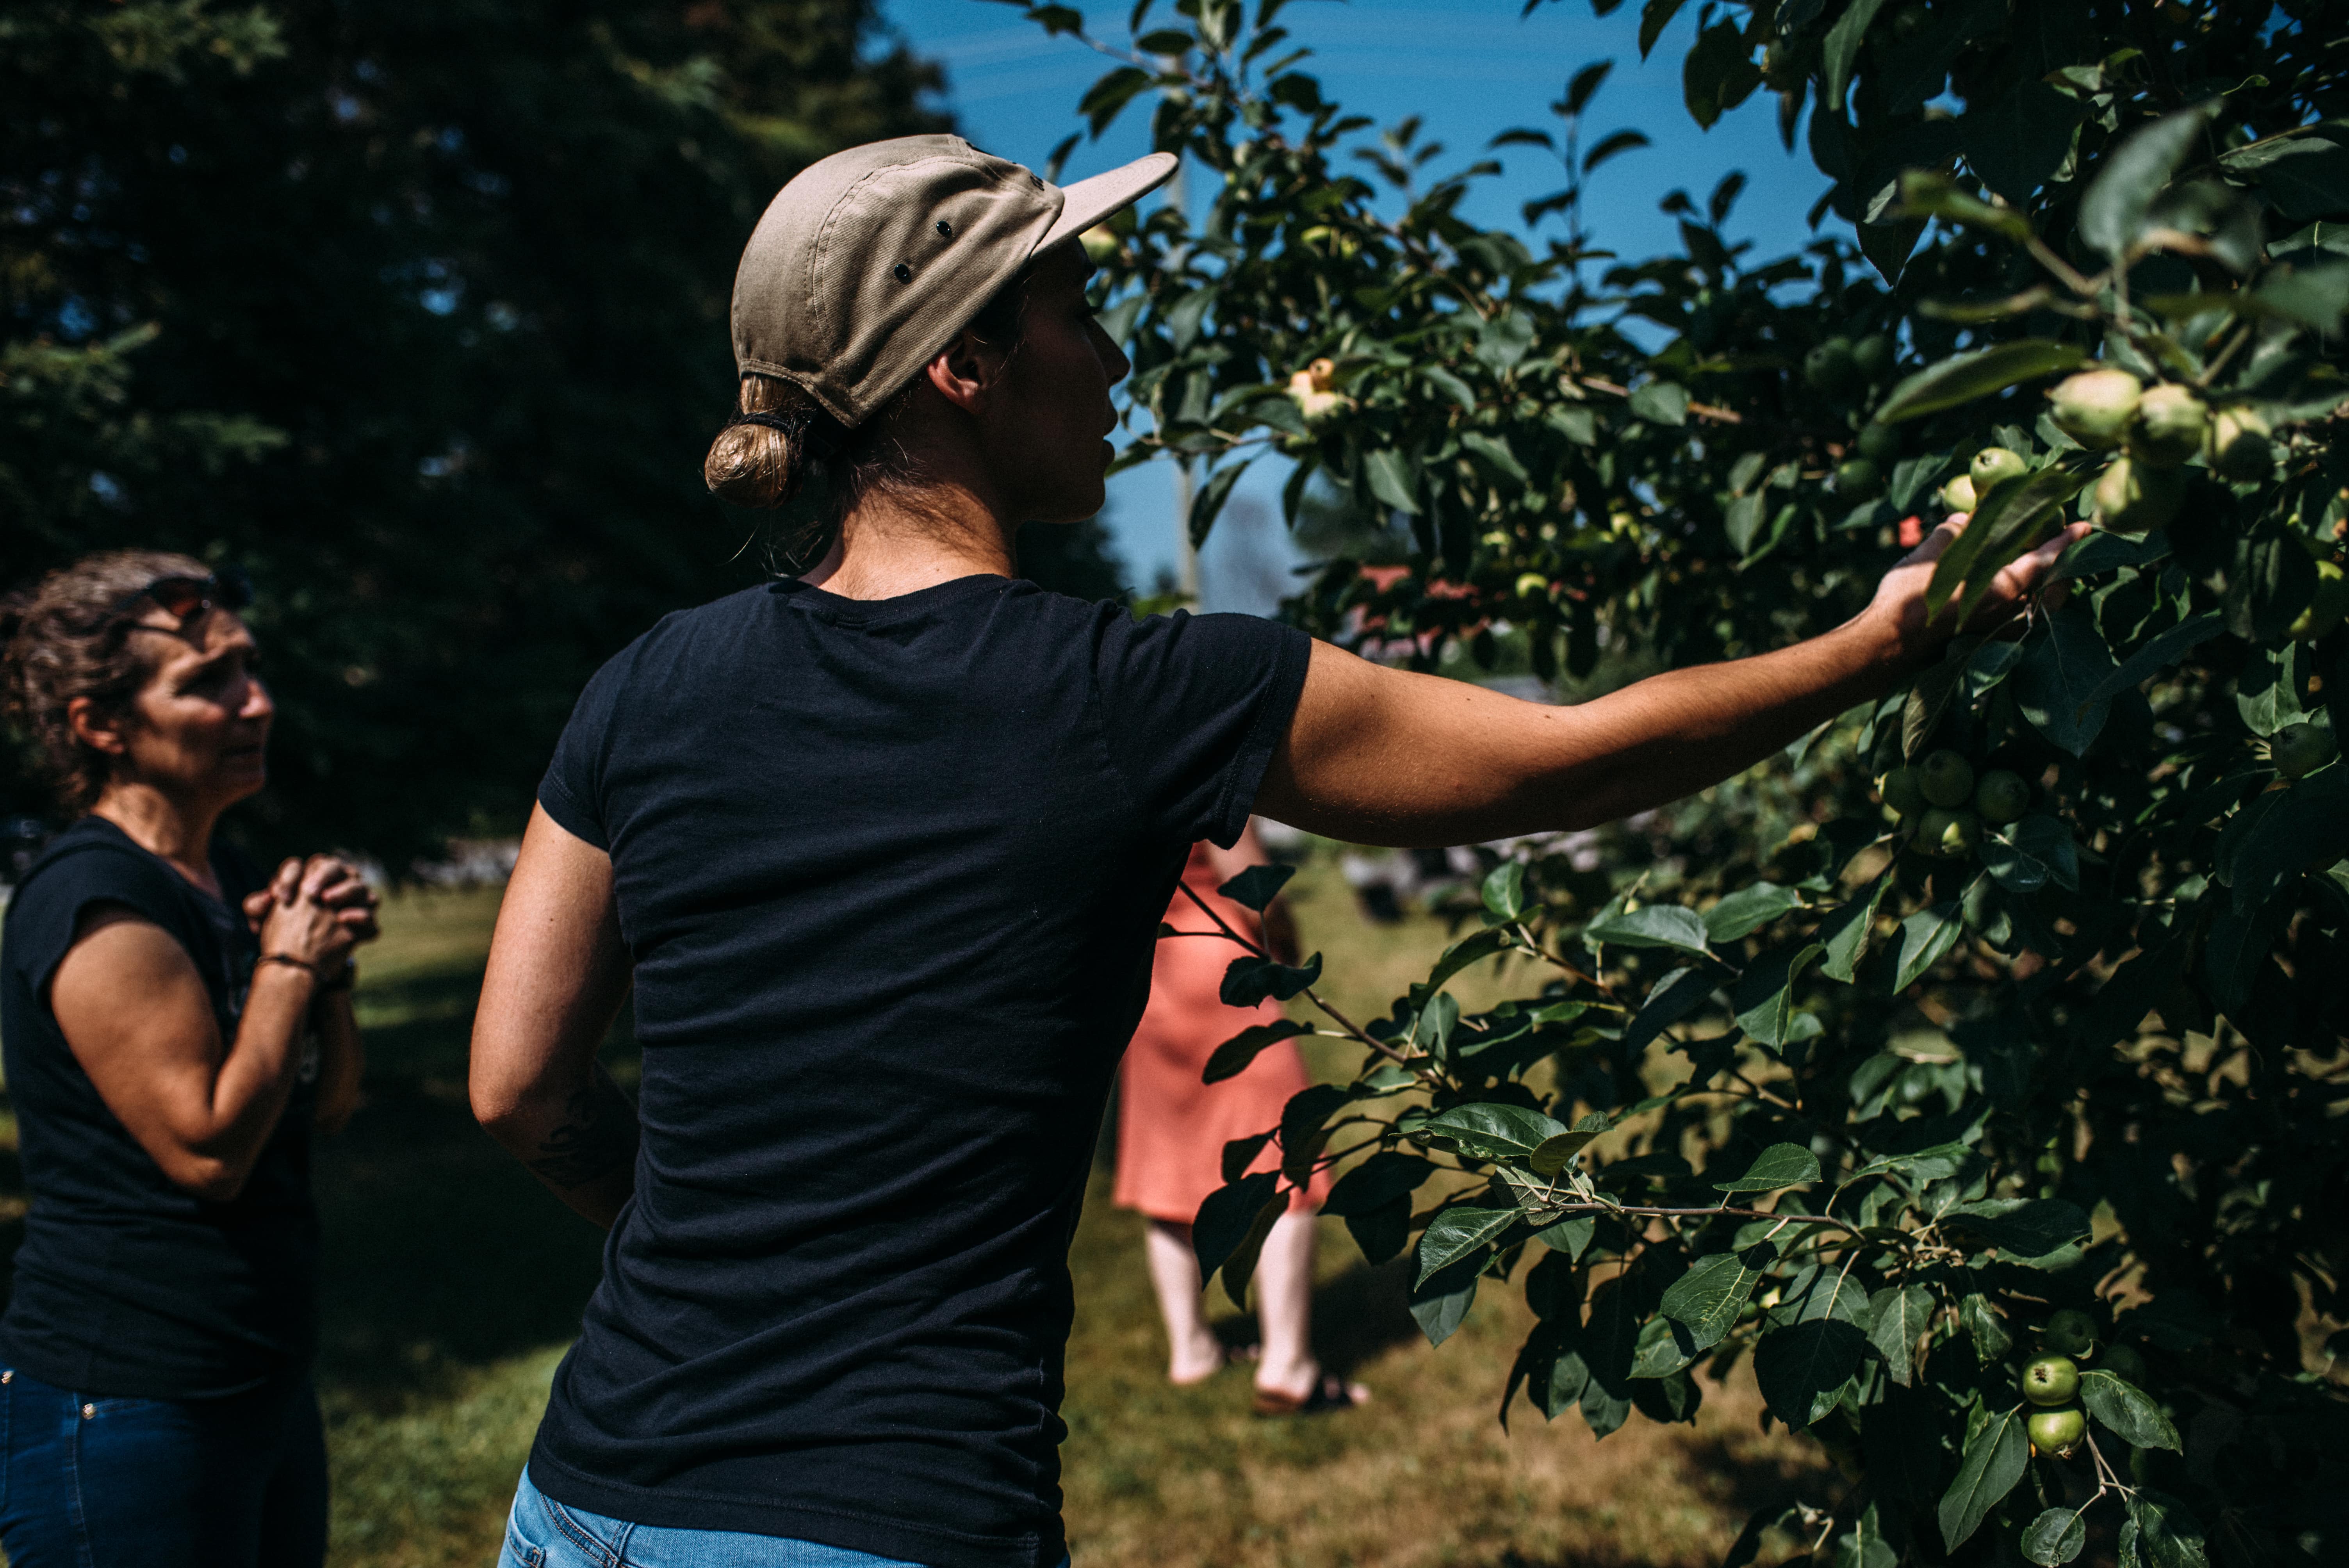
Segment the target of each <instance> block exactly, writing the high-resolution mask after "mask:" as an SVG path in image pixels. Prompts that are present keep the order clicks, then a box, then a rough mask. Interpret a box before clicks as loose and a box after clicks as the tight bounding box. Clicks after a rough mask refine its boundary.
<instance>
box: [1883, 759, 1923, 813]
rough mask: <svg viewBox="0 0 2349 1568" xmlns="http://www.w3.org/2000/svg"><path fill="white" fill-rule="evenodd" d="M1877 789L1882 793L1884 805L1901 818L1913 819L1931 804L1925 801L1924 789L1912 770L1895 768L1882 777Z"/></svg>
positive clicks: (1915, 772) (1914, 770)
mask: <svg viewBox="0 0 2349 1568" xmlns="http://www.w3.org/2000/svg"><path fill="white" fill-rule="evenodd" d="M1879 788H1881V789H1882V790H1883V791H1884V803H1885V804H1886V805H1888V806H1889V807H1891V808H1892V810H1895V811H1896V812H1898V813H1899V814H1900V815H1901V816H1903V817H1914V816H1917V815H1919V814H1920V813H1921V812H1923V811H1924V810H1925V809H1926V807H1927V806H1928V805H1930V803H1931V802H1930V801H1928V800H1927V799H1925V788H1924V785H1923V783H1922V782H1921V781H1920V779H1918V777H1917V770H1916V769H1914V768H1895V769H1893V770H1892V771H1891V772H1889V773H1887V774H1886V775H1885V776H1884V779H1883V781H1882V783H1881V784H1880V786H1879Z"/></svg>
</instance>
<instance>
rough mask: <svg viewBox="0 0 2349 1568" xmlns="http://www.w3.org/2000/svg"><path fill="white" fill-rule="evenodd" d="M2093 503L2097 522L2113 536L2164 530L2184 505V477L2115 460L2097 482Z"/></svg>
mask: <svg viewBox="0 0 2349 1568" xmlns="http://www.w3.org/2000/svg"><path fill="white" fill-rule="evenodd" d="M2095 502H2096V521H2098V522H2099V523H2101V524H2102V525H2103V526H2104V527H2106V528H2107V529H2109V530H2111V531H2113V532H2115V533H2143V532H2145V531H2147V530H2148V529H2156V528H2164V527H2167V526H2168V523H2169V520H2170V519H2172V518H2174V517H2176V516H2177V515H2178V508H2179V507H2181V506H2183V505H2184V504H2185V503H2186V476H2185V475H2184V474H2183V473H2181V472H2179V471H2178V469H2161V468H2152V467H2149V466H2147V464H2144V463H2140V462H2135V461H2132V460H2131V459H2127V458H2115V459H2113V460H2112V461H2111V462H2109V463H2107V464H2106V465H2105V471H2104V472H2103V473H2102V474H2100V475H2098V476H2097V478H2096V490H2095Z"/></svg>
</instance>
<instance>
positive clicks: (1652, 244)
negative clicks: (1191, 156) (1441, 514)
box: [882, 0, 1834, 612]
mask: <svg viewBox="0 0 2349 1568" xmlns="http://www.w3.org/2000/svg"><path fill="white" fill-rule="evenodd" d="M882 8H883V14H884V15H885V16H886V17H887V19H888V21H889V22H890V24H891V25H892V26H895V28H896V29H897V30H898V31H899V32H900V33H901V34H903V35H904V36H905V38H906V40H907V41H908V42H909V43H910V44H912V46H914V48H915V49H916V52H918V53H920V54H923V55H926V56H928V57H931V58H933V59H936V60H937V61H939V62H940V63H941V64H942V65H944V67H946V72H947V96H946V99H945V107H946V108H948V109H949V110H951V111H952V112H953V114H954V115H955V116H956V118H957V121H958V122H959V125H960V127H961V129H962V131H963V134H964V135H966V136H968V137H969V138H970V139H972V140H973V141H975V142H977V143H978V145H979V146H981V147H984V148H986V149H987V150H988V151H990V152H996V153H999V154H1001V155H1002V156H1004V157H1007V158H1011V159H1016V160H1019V161H1020V162H1023V163H1028V164H1030V165H1036V166H1040V165H1041V164H1042V163H1043V161H1044V160H1045V159H1046V157H1047V156H1049V154H1050V151H1051V150H1052V148H1053V147H1054V146H1055V145H1056V144H1057V143H1058V142H1059V141H1060V140H1061V139H1062V138H1063V137H1065V136H1067V135H1068V134H1069V133H1070V132H1071V131H1072V130H1075V129H1079V128H1080V126H1081V121H1080V120H1079V119H1077V117H1076V104H1077V100H1078V99H1079V98H1081V97H1082V96H1083V94H1084V90H1085V88H1087V87H1088V86H1090V85H1091V84H1092V81H1093V80H1094V78H1095V77H1098V76H1100V75H1101V74H1102V72H1103V71H1104V70H1107V69H1109V68H1111V67H1112V64H1113V62H1112V61H1110V60H1107V59H1105V58H1103V57H1102V56H1100V55H1099V54H1096V53H1094V52H1093V51H1092V50H1091V49H1089V48H1087V47H1086V46H1084V45H1082V44H1081V43H1078V42H1076V41H1075V40H1072V39H1070V38H1067V37H1057V38H1055V37H1047V36H1045V35H1044V32H1043V30H1042V29H1041V28H1040V27H1037V26H1033V25H1032V24H1030V23H1028V22H1026V21H1024V20H1023V19H1022V18H1021V16H1020V14H1019V11H1018V10H1016V9H1015V8H1013V7H1011V6H1009V5H998V4H994V3H992V0H882ZM1077 9H1079V10H1081V11H1082V12H1083V13H1084V15H1085V16H1086V18H1087V21H1088V23H1089V25H1090V26H1091V27H1092V30H1093V31H1094V32H1095V33H1096V34H1097V35H1098V36H1101V37H1102V38H1103V39H1104V40H1105V41H1115V42H1123V41H1124V40H1125V39H1126V38H1127V36H1128V35H1127V34H1126V31H1125V17H1126V14H1127V12H1128V10H1129V9H1130V0H1119V3H1116V4H1109V5H1103V4H1100V3H1098V0H1096V3H1093V4H1081V5H1078V6H1077ZM1250 9H1251V11H1253V9H1254V8H1253V7H1250ZM1519 9H1520V3H1519V0H1455V3H1453V4H1448V5H1447V4H1435V3H1431V0H1292V3H1291V4H1290V5H1289V6H1288V9H1287V10H1286V11H1284V12H1283V13H1282V14H1281V18H1280V20H1281V22H1282V24H1283V25H1284V26H1287V27H1288V29H1289V31H1290V33H1291V34H1292V35H1294V36H1295V38H1296V41H1297V44H1298V45H1299V46H1306V47H1309V48H1311V49H1312V50H1313V51H1314V55H1313V57H1312V58H1311V59H1310V60H1309V61H1308V62H1306V64H1305V65H1304V66H1303V67H1301V68H1302V69H1305V70H1307V71H1309V72H1312V73H1313V74H1315V75H1317V76H1319V77H1320V79H1321V84H1322V92H1323V94H1324V96H1325V97H1329V98H1335V99H1336V100H1337V101H1339V102H1340V103H1342V104H1344V105H1345V106H1346V107H1347V108H1349V109H1350V110H1351V111H1353V112H1356V113H1361V114H1366V115H1369V116H1371V118H1372V119H1374V120H1376V121H1377V122H1378V123H1379V124H1380V125H1381V126H1383V125H1388V124H1392V123H1393V122H1395V121H1397V120H1400V119H1403V118H1404V117H1405V116H1407V115H1413V114H1416V115H1419V116H1420V117H1421V118H1422V119H1423V121H1424V124H1425V127H1426V132H1425V133H1426V134H1427V135H1429V136H1432V137H1433V139H1436V140H1439V141H1441V142H1443V143H1444V146H1445V148H1446V149H1447V150H1446V153H1445V155H1444V157H1443V158H1442V159H1439V160H1437V162H1436V164H1435V165H1434V166H1433V167H1434V168H1437V169H1449V168H1456V167H1458V166H1459V165H1461V164H1464V163H1466V162H1469V161H1472V160H1475V159H1478V158H1483V157H1485V156H1488V154H1487V153H1486V152H1485V146H1486V144H1487V143H1488V142H1490V141H1491V139H1493V137H1494V136H1495V135H1496V134H1498V133H1499V132H1501V131H1503V130H1506V129H1508V128H1510V127H1511V126H1516V125H1528V126H1539V127H1543V128H1545V129H1547V128H1548V127H1550V126H1553V125H1555V124H1556V121H1555V120H1553V119H1551V117H1550V116H1549V114H1548V111H1547V105H1548V104H1549V102H1550V101H1551V100H1553V99H1554V98H1557V97H1558V96H1559V94H1560V92H1561V90H1562V89H1563V88H1564V85H1565V82H1566V78H1567V77H1568V76H1570V75H1572V74H1573V72H1574V71H1576V70H1577V69H1578V68H1579V67H1582V66H1584V65H1587V64H1588V63H1590V62H1591V61H1593V60H1598V59H1604V58H1609V57H1612V58H1613V59H1614V61H1615V70H1614V74H1613V75H1612V76H1611V77H1609V80H1608V82H1607V85H1606V87H1605V88H1603V89H1602V90H1601V91H1600V93H1599V97H1598V98H1597V100H1596V102H1595V104H1594V107H1593V108H1592V111H1591V116H1590V122H1589V123H1590V130H1591V133H1592V135H1593V136H1594V137H1595V136H1598V135H1604V134H1605V133H1606V132H1608V131H1610V130H1613V129H1616V128H1617V127H1619V126H1633V127H1637V128H1638V129H1640V130H1642V131H1644V132H1646V133H1647V134H1648V136H1650V137H1651V138H1652V139H1653V140H1654V143H1655V145H1653V146H1652V147H1648V148H1643V149H1640V150H1635V151H1632V152H1630V153H1626V154H1624V155H1623V156H1621V157H1619V158H1618V159H1616V160H1614V161H1613V162H1611V163H1609V164H1608V165H1606V166H1604V167H1603V168H1601V169H1600V170H1599V172H1598V173H1597V174H1596V175H1595V176H1594V177H1593V179H1592V181H1591V184H1590V188H1589V190H1588V193H1587V196H1586V202H1587V206H1588V213H1589V227H1590V230H1591V232H1592V234H1593V237H1594V238H1595V239H1596V240H1597V241H1598V242H1599V243H1600V244H1602V245H1604V246H1606V247H1608V248H1609V249H1611V250H1614V251H1616V252H1618V253H1620V254H1622V255H1624V256H1626V257H1630V258H1637V257H1642V256H1648V255H1652V254H1655V253H1660V252H1663V251H1667V250H1676V249H1677V248H1678V245H1679V237H1678V231H1677V229H1676V227H1675V225H1674V221H1673V220H1672V219H1671V218H1670V217H1668V216H1667V215H1665V214H1664V213H1663V212H1661V211H1659V210H1658V207H1657V203H1658V202H1659V201H1661V200H1662V199H1663V197H1664V196H1665V195H1666V193H1668V192H1669V191H1672V190H1675V189H1683V190H1686V191H1689V193H1690V194H1691V195H1692V196H1693V197H1695V198H1696V199H1697V200H1698V201H1702V200H1703V199H1704V197H1705V195H1706V194H1707V193H1708V192H1709V191H1712V190H1713V186H1714V184H1715V183H1716V182H1718V181H1720V180H1721V178H1722V177H1723V175H1725V174H1727V173H1728V172H1729V171H1730V170H1743V171H1744V173H1745V175H1746V176H1747V179H1748V180H1749V181H1750V183H1749V184H1748V185H1747V187H1746V191H1745V194H1744V197H1743V199H1742V200H1741V201H1739V203H1738V207H1737V211H1736V212H1735V214H1734V216H1733V218H1732V219H1731V221H1730V223H1729V225H1728V227H1729V232H1730V234H1731V236H1732V237H1733V238H1734V239H1750V240H1753V241H1754V242H1755V244H1756V247H1757V251H1756V253H1757V254H1761V255H1777V254H1781V253H1785V252H1787V251H1791V250H1795V249H1797V248H1799V247H1800V246H1802V245H1803V244H1805V243H1806V242H1808V241H1809V240H1810V239H1811V238H1812V237H1813V236H1812V234H1811V232H1810V230H1809V229H1808V228H1807V227H1806V224H1805V222H1804V219H1805V216H1806V213H1808V212H1809V211H1810V209H1811V207H1812V205H1813V203H1814V202H1816V201H1817V200H1818V198H1819V195H1820V194H1821V192H1823V191H1825V190H1826V181H1825V179H1824V178H1823V177H1822V176H1821V175H1820V174H1819V173H1818V171H1817V170H1816V169H1814V168H1813V167H1812V165H1811V162H1810V160H1809V158H1808V157H1807V156H1806V155H1805V154H1804V153H1802V152H1801V151H1800V150H1797V151H1796V152H1795V153H1794V154H1791V155H1790V154H1788V153H1787V152H1786V150H1785V148H1784V147H1783V145H1782V144H1781V143H1780V142H1779V140H1778V134H1777V124H1776V110H1777V100H1776V99H1775V97H1773V96H1772V95H1770V94H1768V93H1766V92H1763V93H1757V94H1756V95H1755V96H1754V98H1753V99H1751V100H1749V101H1748V102H1747V103H1746V104H1745V105H1744V107H1743V108H1740V109H1738V110H1737V111H1736V112H1734V113H1733V114H1731V115H1728V116H1726V117H1724V118H1723V119H1722V120H1721V121H1720V122H1719V123H1717V124H1716V125H1714V127H1713V129H1712V130H1711V131H1710V132H1705V131H1700V130H1699V129H1697V127H1696V124H1695V122H1694V121H1693V120H1692V119H1689V116H1688V111H1687V109H1686V108H1685V107H1684V106H1683V104H1682V98H1681V81H1680V74H1681V57H1682V55H1683V54H1684V53H1685V52H1686V50H1687V47H1688V44H1689V41H1690V38H1691V37H1692V29H1693V27H1694V18H1695V13H1696V9H1697V8H1695V7H1690V8H1687V9H1685V10H1683V12H1682V15H1681V16H1680V18H1679V19H1678V20H1677V21H1676V22H1675V23H1674V24H1673V26H1671V28H1670V29H1669V30H1667V32H1666V33H1665V35H1664V36H1663V37H1662V38H1661V40H1660V41H1659V42H1658V44H1657V46H1656V49H1655V52H1654V54H1653V56H1652V57H1651V58H1650V59H1649V60H1648V61H1647V62H1645V63H1644V64H1642V62H1641V61H1640V48H1639V14H1640V6H1639V5H1630V4H1627V5H1622V6H1621V7H1619V9H1618V10H1617V11H1616V12H1615V14H1614V15H1611V16H1606V17H1594V16H1593V15H1591V14H1590V9H1589V6H1588V3H1587V0H1553V3H1551V4H1547V5H1543V6H1541V7H1540V8H1539V9H1537V10H1536V11H1535V13H1534V14H1533V15H1531V16H1529V17H1526V18H1524V19H1523V20H1520V19H1519V16H1518V12H1519ZM1158 10H1159V12H1160V13H1161V14H1162V15H1171V13H1172V5H1171V0H1169V3H1163V4H1162V5H1160V6H1159V7H1158ZM1147 107H1148V106H1147V104H1146V102H1137V103H1136V104H1135V105H1134V106H1133V108H1129V109H1128V110H1127V113H1126V116H1125V118H1124V119H1122V120H1120V122H1119V123H1118V124H1117V125H1115V126H1113V127H1112V128H1111V129H1110V131H1109V132H1108V134H1107V135H1105V136H1104V137H1103V138H1102V139H1101V140H1100V141H1099V142H1088V143H1081V144H1080V145H1079V147H1078V149H1077V150H1076V151H1075V152H1074V153H1073V154H1072V155H1071V158H1070V160H1069V162H1068V166H1067V168H1066V170H1064V172H1063V178H1066V179H1078V178H1081V177H1082V176H1084V175H1087V174H1092V173H1097V172H1099V171H1100V170H1103V169H1107V168H1111V167H1113V166H1115V165H1116V164H1119V163H1123V162H1124V161H1126V160H1129V159H1133V158H1136V157H1139V156H1140V155H1141V154H1142V153H1143V152H1144V151H1146V150H1148V145H1147V138H1146V128H1147ZM1797 146H1798V149H1799V140H1798V143H1797ZM1489 156H1495V157H1498V158H1499V159H1500V160H1501V162H1502V164H1503V168H1504V172H1503V173H1502V174H1501V175H1500V176H1499V177H1498V178H1496V179H1494V180H1490V181H1482V182H1480V184H1479V187H1478V191H1477V194H1476V195H1475V197H1473V198H1472V200H1471V201H1470V202H1469V203H1468V204H1467V206H1466V207H1465V209H1464V210H1465V211H1466V213H1467V215H1468V216H1469V217H1471V218H1472V219H1474V220H1475V221H1476V222H1481V223H1485V224H1488V225H1494V224H1501V223H1507V224H1510V225H1511V226H1515V225H1516V222H1517V209H1518V208H1519V206H1520V205H1522V204H1523V203H1524V202H1525V201H1528V200H1531V199H1533V198H1536V197H1539V196H1544V195H1547V194H1548V193H1549V192H1550V191H1554V190H1556V189H1557V188H1558V186H1559V185H1560V184H1561V183H1563V177H1562V170H1560V168H1559V166H1558V164H1557V160H1555V159H1553V158H1551V157H1549V156H1548V155H1547V154H1546V153H1544V152H1543V151H1542V150H1540V149H1537V148H1528V147H1512V148H1506V149H1503V150H1501V151H1500V152H1499V153H1497V154H1491V155H1489ZM1365 172H1367V168H1365ZM1828 222H1830V223H1832V222H1834V220H1833V219H1829V220H1828ZM1275 469H1276V465H1275V464H1273V463H1270V462H1260V463H1258V464H1257V466H1256V468H1255V469H1251V470H1250V471H1249V474H1248V478H1247V480H1245V481H1243V483H1242V487H1241V491H1240V493H1239V495H1238V496H1236V497H1235V503H1234V504H1235V507H1236V508H1237V511H1227V512H1226V514H1225V517H1224V519H1223V521H1221V522H1219V523H1218V524H1217V526H1216V535H1215V537H1213V538H1211V539H1210V540H1209V541H1208V543H1207V548H1206V552H1204V555H1203V557H1202V560H1201V579H1202V587H1203V595H1202V596H1203V598H1204V599H1205V600H1206V607H1207V608H1211V609H1222V608H1229V609H1248V610H1255V611H1258V612H1261V611H1263V610H1265V609H1268V608H1269V607H1270V606H1269V599H1270V597H1272V596H1274V595H1275V594H1276V593H1277V591H1278V584H1279V583H1280V582H1281V580H1282V576H1283V573H1284V571H1285V567H1286V563H1287V562H1288V559H1289V552H1288V551H1287V550H1286V543H1287V541H1286V536H1285V534H1283V533H1282V531H1280V528H1279V525H1278V521H1277V520H1278V506H1277V504H1275V503H1274V502H1273V498H1274V497H1275V496H1277V494H1278V490H1279V486H1280V481H1281V480H1282V478H1283V477H1285V476H1284V475H1283V474H1282V473H1280V472H1278V471H1275ZM1172 495H1173V480H1172V476H1171V475H1170V473H1169V472H1168V470H1167V469H1165V468H1164V467H1163V466H1162V465H1159V464H1150V465H1146V466H1144V467H1143V468H1140V469H1132V470H1129V471H1128V472H1126V473H1124V474H1122V475H1120V476H1118V478H1117V479H1116V480H1113V481H1112V487H1111V496H1110V511H1109V521H1110V524H1111V527H1112V531H1113V532H1114V533H1115V535H1116V537H1117V541H1118V548H1119V551H1120V552H1121V553H1122V554H1123V557H1124V559H1125V562H1126V564H1127V567H1128V571H1129V574H1130V575H1131V577H1132V578H1133V580H1134V581H1135V582H1136V583H1141V584H1143V585H1145V586H1146V585H1147V584H1149V583H1151V581H1152V580H1153V579H1154V577H1155V576H1156V575H1157V573H1159V571H1160V570H1161V569H1162V568H1171V566H1172V563H1173V562H1174V549H1175V545H1174V506H1173V500H1172ZM1251 500H1252V501H1253V502H1254V504H1253V505H1250V504H1247V502H1249V501H1251ZM1235 523H1237V524H1238V526H1237V527H1235V526H1234V524H1235Z"/></svg>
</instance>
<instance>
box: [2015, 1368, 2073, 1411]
mask: <svg viewBox="0 0 2349 1568" xmlns="http://www.w3.org/2000/svg"><path fill="white" fill-rule="evenodd" d="M2021 1382H2022V1384H2023V1398H2026V1399H2028V1400H2030V1401H2031V1402H2032V1403H2033V1404H2034V1405H2068V1404H2070V1403H2071V1402H2072V1401H2073V1400H2074V1399H2075V1398H2077V1397H2078V1396H2079V1392H2080V1367H2079V1363H2077V1362H2075V1361H2074V1360H2073V1359H2072V1358H2071V1357H2069V1356H2034V1357H2032V1358H2031V1359H2030V1360H2028V1361H2026V1362H2024V1363H2023V1377H2022V1378H2021Z"/></svg>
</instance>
